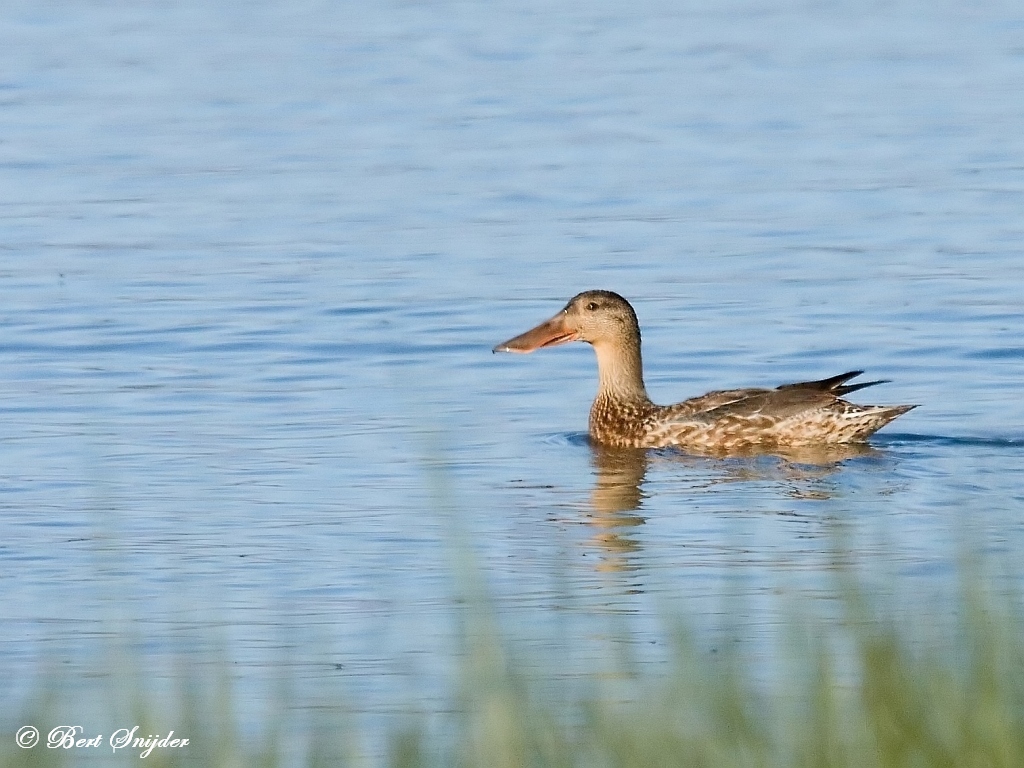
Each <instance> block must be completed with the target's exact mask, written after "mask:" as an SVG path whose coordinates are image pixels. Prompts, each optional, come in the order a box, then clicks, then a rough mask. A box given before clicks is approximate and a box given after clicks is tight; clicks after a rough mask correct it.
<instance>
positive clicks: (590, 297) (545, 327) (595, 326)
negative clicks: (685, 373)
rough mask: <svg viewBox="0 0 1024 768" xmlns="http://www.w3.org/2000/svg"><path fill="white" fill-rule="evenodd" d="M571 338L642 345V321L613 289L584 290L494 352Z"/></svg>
mask: <svg viewBox="0 0 1024 768" xmlns="http://www.w3.org/2000/svg"><path fill="white" fill-rule="evenodd" d="M570 341H585V342H587V343H588V344H593V345H594V346H595V347H603V346H606V345H612V346H615V347H621V346H624V345H639V342H640V324H639V323H638V322H637V319H636V313H635V312H634V311H633V308H632V307H631V306H630V305H629V302H628V301H626V300H625V299H624V298H622V297H621V296H619V294H617V293H612V292H611V291H584V292H583V293H581V294H579V295H577V296H574V297H573V298H572V299H571V300H570V301H569V303H568V304H566V305H565V309H563V310H562V311H561V312H559V313H558V314H557V315H555V316H554V317H552V318H551V319H550V320H547V321H546V322H543V323H541V324H540V325H538V326H537V327H536V328H532V329H530V330H529V331H527V332H526V333H523V334H520V335H519V336H516V337H515V338H514V339H509V340H508V341H506V342H503V343H501V344H499V345H498V346H496V347H495V348H494V350H493V351H494V352H523V353H525V352H533V351H534V350H535V349H540V348H541V347H554V346H557V345H559V344H565V343H567V342H570Z"/></svg>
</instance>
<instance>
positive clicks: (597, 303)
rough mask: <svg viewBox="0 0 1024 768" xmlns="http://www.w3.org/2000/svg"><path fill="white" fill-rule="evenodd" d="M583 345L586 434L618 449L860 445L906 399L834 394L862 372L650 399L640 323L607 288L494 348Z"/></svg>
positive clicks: (587, 294)
mask: <svg viewBox="0 0 1024 768" xmlns="http://www.w3.org/2000/svg"><path fill="white" fill-rule="evenodd" d="M570 341H585V342H587V343H589V344H591V345H592V346H593V347H594V351H595V353H596V354H597V369H598V379H599V384H598V391H597V397H596V398H595V399H594V404H593V406H591V409H590V436H591V438H592V439H594V440H595V441H596V442H598V443H602V444H604V445H609V446H614V447H620V448H663V447H666V446H681V447H684V448H689V449H693V450H698V451H706V452H712V453H728V452H730V451H740V450H745V449H749V448H750V447H752V446H765V447H768V448H770V447H772V446H787V445H815V444H841V443H859V442H863V441H865V440H866V439H867V438H868V436H869V435H871V434H872V433H874V432H875V431H877V430H878V429H880V428H881V427H883V426H885V425H886V424H888V423H889V422H890V421H892V420H893V419H895V418H896V417H897V416H899V415H901V414H904V413H906V412H907V411H909V410H910V409H911V408H915V407H916V406H913V405H857V404H855V403H851V402H848V401H846V400H844V399H842V398H843V396H844V395H847V394H849V393H851V392H855V391H856V390H858V389H863V388H864V387H869V386H871V385H872V384H880V383H881V382H880V381H869V382H866V383H862V384H847V383H846V382H847V381H849V380H850V379H852V378H853V377H855V376H859V375H860V374H861V373H862V371H850V372H848V373H843V374H840V375H839V376H833V377H831V378H828V379H822V380H821V381H804V382H799V383H797V384H785V385H783V386H781V387H778V388H776V389H730V390H722V391H716V392H709V393H708V394H706V395H701V396H700V397H695V398H692V399H690V400H684V401H683V402H681V403H676V404H675V405H655V404H654V403H652V402H651V400H650V398H649V397H648V396H647V389H646V388H645V387H644V380H643V363H642V360H641V355H640V324H639V323H638V322H637V319H636V313H635V312H634V311H633V308H632V307H631V306H630V305H629V302H628V301H626V300H625V299H624V298H622V297H621V296H619V295H618V294H617V293H612V292H611V291H586V292H585V293H581V294H579V295H578V296H575V297H574V298H573V299H572V300H571V301H570V302H569V303H568V304H567V305H566V306H565V309H563V310H562V311H561V312H559V313H558V314H557V315H555V316H554V317H553V318H551V319H550V320H548V321H547V322H545V323H541V324H540V325H538V326H537V327H536V328H533V329H532V330H529V331H527V332H526V333H524V334H521V335H519V336H516V337H515V338H514V339H509V340H508V341H506V342H505V343H503V344H499V345H498V346H496V347H495V348H494V351H495V352H532V351H534V350H536V349H540V348H541V347H553V346H556V345H558V344H565V343H567V342H570Z"/></svg>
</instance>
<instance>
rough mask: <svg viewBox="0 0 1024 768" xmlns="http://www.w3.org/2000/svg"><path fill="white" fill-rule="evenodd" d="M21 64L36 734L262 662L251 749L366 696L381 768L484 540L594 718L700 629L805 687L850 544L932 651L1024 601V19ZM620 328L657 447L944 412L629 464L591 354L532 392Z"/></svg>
mask: <svg viewBox="0 0 1024 768" xmlns="http://www.w3.org/2000/svg"><path fill="white" fill-rule="evenodd" d="M0 51H3V53H2V54H0V60H2V61H3V64H4V66H3V68H2V72H0V234H2V238H0V246H2V249H3V255H2V256H0V353H2V360H3V365H2V366H0V413H2V414H3V423H4V427H3V429H2V431H0V573H2V574H3V576H2V577H0V579H2V587H0V620H2V624H3V632H2V635H0V674H2V676H3V678H4V679H7V680H11V681H12V683H11V685H10V686H9V688H8V689H6V690H5V692H4V694H3V697H4V698H5V699H8V700H7V701H5V703H4V706H2V707H0V709H3V710H4V711H6V712H12V713H13V712H18V711H20V708H21V707H22V704H23V702H24V700H25V696H26V695H27V692H28V691H30V690H32V689H33V684H34V683H33V681H34V680H36V674H37V672H38V671H39V669H40V668H41V665H42V667H45V666H46V665H47V664H52V663H53V662H56V663H57V664H58V666H59V667H60V669H61V670H62V671H63V672H64V673H66V676H67V678H69V679H70V680H71V681H72V682H74V681H81V682H82V684H83V685H87V684H88V682H89V681H90V680H95V679H97V678H103V677H104V676H107V675H110V674H113V673H112V672H111V663H110V661H109V658H108V655H109V648H110V647H111V646H114V647H118V646H119V644H127V645H129V646H131V647H133V648H137V649H140V650H141V652H142V654H143V655H144V658H146V659H147V660H148V661H147V663H148V670H149V672H150V673H151V675H152V677H151V682H152V685H153V686H154V690H157V691H160V690H166V689H168V688H172V687H173V686H172V683H173V680H174V679H176V676H177V675H179V674H180V669H178V668H177V667H175V663H174V659H177V658H181V657H184V658H187V659H194V660H195V663H196V664H206V663H213V662H209V661H208V660H209V659H210V658H211V657H216V658H220V659H222V660H223V659H227V660H228V661H229V663H230V669H231V670H232V674H233V677H234V680H235V685H236V690H237V692H238V694H239V704H238V706H239V709H240V720H241V722H240V728H242V729H243V730H245V731H247V732H260V731H261V729H262V728H263V727H264V724H265V723H266V722H267V720H268V719H273V718H274V717H275V715H274V712H275V711H276V710H275V707H278V706H279V704H277V703H275V702H276V697H277V695H278V694H277V691H278V690H279V689H278V688H277V687H275V686H278V684H279V681H280V680H281V679H282V678H294V679H297V680H298V683H297V685H296V691H297V693H296V694H295V695H296V699H297V700H296V702H295V703H294V711H296V712H298V713H299V715H295V714H289V715H288V716H289V717H298V718H299V719H301V718H302V716H303V715H302V713H303V712H309V711H311V710H312V709H314V708H315V706H316V702H318V701H320V699H319V698H318V697H319V696H321V695H322V694H323V692H324V690H328V691H330V692H339V691H340V692H341V693H340V695H342V696H343V697H344V699H345V701H346V703H347V705H348V706H349V707H350V708H351V709H352V710H353V711H354V712H355V713H356V718H357V720H358V722H360V723H361V724H362V726H363V727H364V728H365V729H366V731H367V733H368V736H367V744H366V745H365V748H366V749H367V750H368V751H369V752H371V753H373V752H374V750H375V747H374V744H375V743H378V742H379V739H380V734H382V733H384V732H385V731H386V729H387V728H389V727H391V726H392V725H393V724H394V721H395V717H396V716H397V714H400V713H401V712H404V711H406V710H408V709H414V710H421V711H428V712H430V711H435V710H438V711H439V710H442V709H444V707H445V706H446V703H447V701H448V699H447V696H448V694H449V693H450V690H451V687H450V684H451V671H452V669H453V667H454V657H455V654H456V652H457V649H458V643H457V642H456V641H455V640H454V632H455V627H456V621H455V618H454V613H455V611H454V606H455V600H456V593H457V589H458V588H457V585H456V584H455V579H454V578H453V560H454V559H456V558H455V556H454V555H453V548H454V543H453V541H454V540H455V539H457V538H458V536H457V535H455V534H454V533H453V531H455V532H458V531H462V532H467V533H468V534H469V538H470V539H471V540H472V542H473V545H474V550H475V552H476V559H477V562H478V563H479V565H480V567H481V569H482V570H483V572H484V574H485V575H486V579H487V583H488V585H489V587H490V589H491V591H492V594H493V595H494V598H495V600H496V605H497V607H498V612H499V616H500V618H501V620H502V623H503V626H504V627H505V629H506V631H507V632H508V633H509V635H511V636H513V637H516V638H518V639H520V640H521V641H522V642H523V643H524V644H525V645H526V646H527V647H529V648H530V649H532V650H533V651H536V652H537V653H536V656H537V657H539V658H540V659H546V660H551V659H557V660H558V669H559V671H560V672H561V673H563V674H565V675H567V676H572V674H574V673H575V672H577V671H582V670H586V669H590V668H594V667H595V666H600V665H601V664H603V663H604V662H605V661H606V660H607V656H608V649H607V642H606V641H605V638H606V637H607V636H608V633H609V631H611V630H610V629H609V626H610V624H611V625H614V627H619V628H621V625H620V622H625V625H626V629H628V630H629V632H630V633H632V635H631V636H632V637H633V638H634V640H635V646H636V651H637V654H638V656H639V658H640V659H641V661H643V662H644V663H648V664H649V665H651V666H652V667H654V668H656V666H657V664H658V663H659V659H660V655H659V649H660V648H663V645H662V631H661V628H662V626H661V622H660V617H661V616H663V614H664V612H665V611H666V610H673V611H678V612H679V613H681V614H682V615H683V616H685V617H686V619H687V621H688V622H689V623H690V624H691V625H692V626H694V627H695V628H696V630H697V632H698V635H699V636H700V637H702V638H703V640H702V642H704V643H705V644H707V645H709V646H713V645H714V644H715V643H716V642H717V640H716V638H717V637H718V636H719V635H718V634H717V633H718V632H719V631H720V630H721V629H723V628H728V629H730V630H735V631H737V632H738V634H739V636H740V637H742V638H744V639H745V640H746V642H747V644H748V645H749V646H750V651H751V653H752V654H753V655H754V656H755V657H756V656H758V655H760V656H764V657H769V656H770V655H771V653H772V651H771V649H772V647H773V646H772V643H773V642H774V641H775V636H776V634H777V632H776V630H777V627H778V625H779V623H780V621H781V618H780V617H782V616H784V615H785V614H786V611H787V610H789V608H788V607H787V606H789V607H791V604H790V603H789V602H787V600H788V599H789V598H790V597H791V596H793V595H806V596H808V597H810V598H811V600H812V601H813V602H816V603H820V605H821V610H822V611H824V612H826V613H828V612H830V611H835V610H838V609H837V608H836V607H835V606H834V602H835V596H834V591H833V589H834V586H835V585H834V579H833V574H834V572H835V570H836V567H837V561H836V558H837V555H836V545H837V541H841V542H842V543H843V546H844V547H845V548H846V549H845V554H844V555H843V558H842V559H845V560H848V561H849V562H851V563H853V566H854V567H855V568H856V569H857V570H858V572H859V573H861V574H862V576H863V578H864V579H865V580H866V581H867V582H868V583H870V584H872V585H873V586H875V587H876V588H878V589H879V590H880V591H882V593H883V594H891V595H892V596H893V598H894V600H904V599H906V600H908V604H912V605H914V606H917V607H920V608H921V610H922V611H924V612H926V613H927V612H928V611H931V612H932V613H933V614H934V615H935V616H936V617H941V616H942V615H944V613H945V612H948V610H949V606H950V600H951V599H952V598H951V595H954V594H955V591H956V578H957V577H956V570H957V569H956V564H957V562H959V561H960V560H961V559H962V558H963V557H964V556H965V554H978V555H980V557H981V558H982V561H983V565H984V569H985V571H986V572H989V571H991V572H992V573H998V574H999V576H998V577H996V576H992V577H991V578H992V579H993V583H996V582H998V583H999V584H1002V583H1004V582H1006V581H1009V582H1010V583H1019V577H1020V576H1021V575H1022V574H1021V569H1020V564H1019V563H1020V560H1021V558H1020V553H1021V551H1022V550H1024V491H1022V490H1021V484H1020V479H1019V478H1020V474H1019V473H1020V471H1021V469H1022V467H1024V398H1022V397H1021V386H1022V382H1024V334H1022V330H1024V250H1022V249H1024V246H1022V243H1024V220H1022V218H1021V210H1022V204H1024V173H1022V172H1024V131H1022V130H1021V128H1022V126H1024V100H1022V99H1021V98H1020V83H1021V82H1022V77H1024V11H1022V10H1021V8H1020V7H1019V6H1018V5H1017V4H1015V3H1009V2H1006V3H999V2H994V3H987V4H984V5H983V6H977V7H975V6H968V5H965V4H956V3H924V2H911V1H909V0H908V1H905V2H898V3H896V4H888V5H886V6H884V7H882V6H877V5H871V6H866V5H865V6H861V5H859V4H846V3H821V4H808V3H796V2H785V0H777V1H776V2H755V1H753V0H737V2H730V3H724V4H716V5H715V7H714V9H710V8H708V7H707V4H706V3H689V4H688V3H675V2H673V3H661V2H657V1H656V0H645V1H644V2H640V3H635V2H634V3H628V4H627V3H616V2H591V3H587V4H575V3H559V2H550V1H549V0H546V1H545V2H532V1H528V2H517V3H514V4H512V3H491V4H471V3H445V2H429V3H419V4H412V3H397V2H396V3H378V4H369V5H358V6H357V5H355V4H338V5H331V4H319V3H301V2H299V3H294V2H292V3H283V2H276V1H275V0H268V1H267V2H261V3H256V4H235V3H231V2H227V1H225V2H202V3H200V2H188V1H186V2H183V3H176V4H168V5H156V4H139V5H120V4H93V3H76V2H67V3H53V4H49V5H39V4H33V3H24V4H17V3H12V4H9V5H8V6H7V8H6V10H5V11H4V13H3V18H2V19H0ZM589 288H605V289H610V290H615V291H617V292H619V293H621V294H623V295H625V296H627V297H628V298H629V299H630V300H631V301H633V303H634V305H635V307H636V309H637V312H638V314H639V317H640V321H641V324H642V327H643V330H644V344H645V346H644V355H645V363H646V367H647V380H648V388H649V390H650V392H651V394H652V396H653V397H654V399H655V400H656V401H658V402H663V403H667V402H673V401H675V400H680V399H683V398H685V397H689V396H692V395H697V394H700V393H703V392H705V391H707V390H710V389H716V388H725V387H734V386H746V385H775V384H779V383H784V382H787V381H794V380H798V379H802V378H819V377H823V376H827V375H832V374H836V373H840V372H842V371H845V370H850V369H854V368H863V369H865V370H866V371H867V376H870V377H871V378H885V379H891V380H892V383H890V384H886V385H884V386H879V387H876V388H872V389H870V390H866V391H864V392H861V393H858V394H857V395H856V396H855V398H854V399H856V400H858V401H860V402H875V403H919V404H920V405H921V407H920V408H918V409H917V410H915V411H913V412H911V413H910V414H908V415H906V416H904V417H902V418H901V419H900V420H899V421H897V422H896V423H894V424H893V425H891V426H890V427H888V428H887V429H886V430H885V431H883V432H881V433H879V435H878V436H877V438H876V439H875V440H874V441H873V450H872V451H870V452H867V453H864V454H861V455H852V456H845V457H832V459H831V460H830V461H826V462H825V463H820V462H813V461H810V462H809V461H801V460H799V458H796V459H794V458H785V457H773V456H765V457H752V458H735V459H728V460H713V459H707V458H699V457H689V456H686V455H684V454H681V453H679V452H673V451H657V452H650V453H648V454H639V455H635V454H634V455H629V456H626V457H623V456H615V455H612V456H609V455H607V454H606V453H605V452H602V451H597V450H595V449H593V448H592V447H591V446H590V445H589V443H588V441H587V440H586V438H585V435H584V431H585V429H586V417H587V410H588V408H589V402H590V398H591V397H592V395H593V391H594V387H595V366H594V361H593V359H592V353H591V351H590V350H589V348H586V347H585V346H584V345H575V346H572V347H563V348H559V349H554V350H545V351H543V352H540V353H538V354H536V355H532V356H528V357H519V356H516V357H511V356H494V355H491V353H490V349H491V347H492V346H493V345H494V344H495V343H497V342H499V341H502V340H504V339H506V338H508V337H510V336H512V335H514V334H517V333H519V332H521V331H523V330H525V329H527V328H529V327H531V326H532V325H534V324H535V323H537V322H539V321H540V320H542V319H545V318H547V317H549V316H550V315H552V314H553V313H554V312H555V311H557V310H558V309H560V308H561V306H562V305H563V304H564V302H565V301H566V300H567V299H568V298H569V297H570V296H572V295H573V294H575V293H577V292H578V291H580V290H584V289H589ZM939 620H940V619H938V618H937V619H936V621H939ZM567 649H568V651H567ZM332 695H333V694H332ZM68 707H69V709H70V712H69V717H72V718H77V719H78V720H82V721H85V723H84V724H88V722H89V721H90V718H93V717H99V715H94V714H93V713H92V712H91V711H89V710H88V709H87V708H85V706H84V705H83V704H82V703H81V702H80V701H78V700H75V701H74V702H73V703H72V704H69V705H68ZM76 707H77V709H76ZM268 713H269V714H268ZM279 714H280V713H279ZM11 716H12V717H13V716H14V715H11ZM165 719H166V720H167V722H166V724H164V725H162V726H161V727H163V728H164V729H165V730H166V729H170V728H174V727H177V726H176V722H175V720H174V717H173V715H168V716H167V717H166V718H165ZM399 719H400V718H399ZM104 722H105V721H104ZM19 724H20V723H13V722H11V723H6V721H5V723H4V727H5V728H6V727H7V726H8V725H10V726H11V728H12V730H13V728H15V727H17V725H19ZM87 730H90V729H88V728H87Z"/></svg>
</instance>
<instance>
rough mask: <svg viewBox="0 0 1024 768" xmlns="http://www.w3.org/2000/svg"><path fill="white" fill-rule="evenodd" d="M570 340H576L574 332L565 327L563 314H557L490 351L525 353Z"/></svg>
mask: <svg viewBox="0 0 1024 768" xmlns="http://www.w3.org/2000/svg"><path fill="white" fill-rule="evenodd" d="M570 341H576V333H575V332H574V331H571V330H569V329H568V328H566V326H565V315H562V314H558V315H555V316H554V317H553V318H551V319H550V320H548V321H547V322H546V323H541V324H540V325H538V326H537V327H536V328H531V329H530V330H528V331H527V332H526V333H521V334H519V335H518V336H516V337H515V338H514V339H509V340H508V341H504V342H502V343H501V344H499V345H498V346H496V347H495V348H494V349H493V350H491V351H492V352H522V353H526V352H533V351H534V350H535V349H540V348H541V347H556V346H558V345H559V344H566V343H568V342H570Z"/></svg>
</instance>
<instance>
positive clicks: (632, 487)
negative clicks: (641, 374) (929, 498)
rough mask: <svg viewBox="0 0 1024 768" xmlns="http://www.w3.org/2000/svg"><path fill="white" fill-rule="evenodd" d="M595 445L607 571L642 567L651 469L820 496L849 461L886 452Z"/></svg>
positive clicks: (858, 447) (594, 518)
mask: <svg viewBox="0 0 1024 768" xmlns="http://www.w3.org/2000/svg"><path fill="white" fill-rule="evenodd" d="M590 449H591V462H592V464H593V467H594V470H595V472H594V475H595V477H594V487H593V490H592V491H591V492H590V504H589V507H590V510H589V515H588V523H589V524H590V525H591V526H592V527H593V529H594V534H593V537H592V538H591V541H592V542H593V543H594V544H597V545H598V546H599V547H601V549H602V550H603V551H604V553H605V559H604V560H602V562H601V564H600V565H599V566H598V570H602V571H628V570H633V569H635V568H636V567H637V565H636V562H635V561H634V560H633V557H632V556H633V555H634V554H636V553H637V552H639V551H640V550H641V548H642V545H641V544H640V541H639V539H638V538H636V534H637V533H638V532H639V529H638V528H637V526H641V525H643V524H644V522H645V518H644V517H643V516H641V514H639V512H640V511H641V510H642V508H643V505H644V499H645V498H646V497H647V494H645V493H644V491H643V484H644V481H645V480H646V477H647V471H648V469H649V468H651V469H653V470H654V471H655V472H658V471H659V469H660V471H661V473H662V474H667V475H669V476H670V477H671V476H673V475H675V476H678V474H679V470H680V469H682V470H684V471H685V475H686V476H687V477H688V478H689V485H690V486H691V488H693V489H702V488H705V489H710V488H712V487H714V486H718V485H720V484H722V483H749V482H760V483H765V482H767V483H770V484H771V485H772V486H773V487H774V488H777V490H778V491H779V492H780V493H781V494H783V495H785V496H789V497H791V498H795V499H806V500H819V501H820V500H824V499H829V498H831V497H832V494H833V492H834V489H833V488H832V487H831V485H830V484H829V483H828V482H827V480H828V478H829V477H830V476H831V475H832V474H833V473H834V472H836V471H837V470H838V469H839V467H840V465H841V464H842V463H843V462H844V461H847V460H849V459H852V458H856V457H870V456H879V455H881V454H879V453H878V452H877V451H876V450H875V449H873V448H872V447H871V446H869V445H866V444H864V443H851V444H849V445H820V446H819V445H811V446H799V447H795V448H789V449H788V450H787V449H775V450H772V451H770V453H769V452H765V451H763V450H761V451H750V452H737V453H735V454H733V456H735V457H736V458H732V459H730V460H729V461H725V462H723V461H718V460H710V459H708V458H705V457H700V456H693V455H688V454H685V453H681V452H677V451H673V450H663V451H652V450H645V449H636V448H609V447H608V446H605V445H601V444H600V443H591V446H590Z"/></svg>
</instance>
